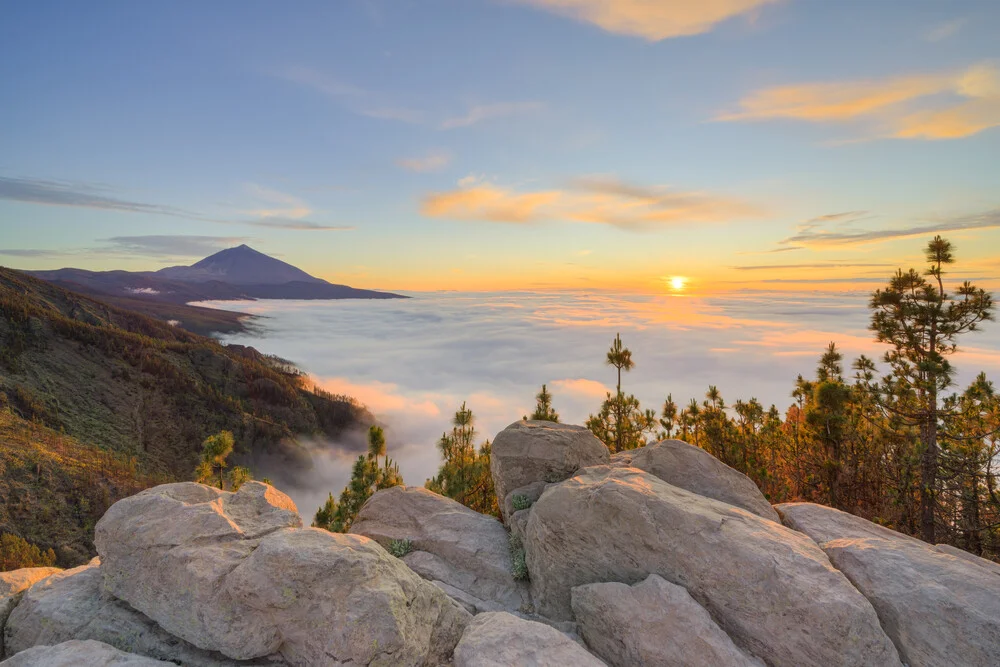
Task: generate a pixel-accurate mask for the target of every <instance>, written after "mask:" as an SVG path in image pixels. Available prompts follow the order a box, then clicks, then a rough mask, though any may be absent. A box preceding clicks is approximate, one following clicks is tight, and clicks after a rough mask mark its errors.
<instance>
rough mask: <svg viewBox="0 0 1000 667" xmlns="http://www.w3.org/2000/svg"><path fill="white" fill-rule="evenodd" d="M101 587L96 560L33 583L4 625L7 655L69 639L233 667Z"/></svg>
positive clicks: (206, 666) (197, 666)
mask: <svg viewBox="0 0 1000 667" xmlns="http://www.w3.org/2000/svg"><path fill="white" fill-rule="evenodd" d="M102 587H103V580H102V577H101V571H100V567H99V564H98V562H97V560H96V559H95V560H94V561H92V562H91V563H89V564H88V565H84V566H82V567H77V568H74V569H72V570H66V571H65V572H58V573H57V574H54V575H52V576H50V577H47V578H45V579H43V580H42V581H39V582H38V583H36V584H35V585H34V586H32V587H31V588H30V589H28V591H27V592H25V594H24V597H23V598H22V599H21V602H20V603H19V604H18V605H17V607H15V608H14V611H13V612H12V613H11V615H10V619H9V620H8V622H7V627H6V629H5V636H6V639H5V641H6V646H7V654H8V655H14V654H16V655H21V652H28V651H29V650H30V649H31V648H33V647H36V646H50V645H54V644H62V643H64V642H68V641H72V640H95V641H98V642H104V643H105V644H111V645H113V646H115V647H116V648H119V649H121V650H124V651H128V652H129V653H134V654H138V655H143V656H146V657H148V658H156V659H158V660H166V661H168V662H177V663H180V664H183V665H191V666H192V667H235V665H236V664H237V663H236V661H234V660H230V659H228V658H226V657H225V656H222V655H220V654H218V653H210V652H208V651H202V650H201V649H198V648H196V647H194V646H192V645H190V644H188V643H187V642H184V641H181V640H180V639H177V638H176V637H174V636H172V635H170V634H169V633H167V632H166V631H164V630H163V629H162V628H160V627H159V626H158V625H156V623H154V622H153V621H151V620H150V619H148V618H146V617H145V616H143V615H142V614H140V613H139V612H137V611H135V610H134V609H132V608H130V607H129V606H128V605H126V604H123V603H122V602H120V601H118V600H115V599H114V598H112V597H111V596H110V595H107V594H106V593H103V592H102V590H101V589H102ZM29 664H31V663H29ZM76 664H86V663H76ZM239 664H241V665H246V664H247V663H239ZM250 664H264V663H250Z"/></svg>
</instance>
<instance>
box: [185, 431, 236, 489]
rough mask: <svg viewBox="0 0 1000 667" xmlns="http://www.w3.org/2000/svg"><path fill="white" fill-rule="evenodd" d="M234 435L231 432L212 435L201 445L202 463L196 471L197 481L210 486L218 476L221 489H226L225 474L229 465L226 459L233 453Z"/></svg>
mask: <svg viewBox="0 0 1000 667" xmlns="http://www.w3.org/2000/svg"><path fill="white" fill-rule="evenodd" d="M234 442H235V441H234V440H233V434H232V433H231V432H229V431H219V432H218V433H216V434H215V435H210V436H208V437H207V438H205V441H204V442H202V443H201V463H199V464H198V467H197V468H196V469H195V481H197V482H200V483H202V484H210V483H212V480H213V479H214V478H215V476H216V474H218V482H219V488H220V489H224V488H225V478H224V477H223V472H224V471H225V469H226V466H227V465H228V464H227V463H226V459H228V458H229V455H230V454H232V453H233V445H234Z"/></svg>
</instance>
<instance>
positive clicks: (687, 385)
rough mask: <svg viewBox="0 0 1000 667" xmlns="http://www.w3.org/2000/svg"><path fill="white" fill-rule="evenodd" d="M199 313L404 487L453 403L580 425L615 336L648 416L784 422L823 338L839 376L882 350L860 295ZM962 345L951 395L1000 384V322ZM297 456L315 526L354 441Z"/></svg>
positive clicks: (446, 422) (294, 304)
mask: <svg viewBox="0 0 1000 667" xmlns="http://www.w3.org/2000/svg"><path fill="white" fill-rule="evenodd" d="M202 305H209V306H213V307H218V308H226V309H230V310H236V311H241V312H245V313H250V314H253V315H256V316H258V318H257V319H256V320H255V325H256V326H255V333H245V334H238V335H230V336H225V337H223V341H224V342H227V343H241V344H245V345H252V346H254V347H256V348H257V349H259V350H261V351H262V352H266V353H270V354H276V355H279V356H281V357H283V358H286V359H289V360H291V361H293V362H294V363H296V364H297V365H298V366H299V367H300V368H302V369H303V370H304V371H306V372H307V373H309V375H310V376H311V377H312V378H313V381H314V382H315V383H316V384H317V385H319V386H321V387H323V388H325V389H327V390H329V391H333V392H335V393H341V394H347V395H349V396H353V397H355V398H356V399H358V400H359V401H361V402H362V403H364V404H365V405H367V406H368V408H369V409H370V410H371V411H372V412H373V413H375V415H376V416H377V417H378V419H379V421H380V422H381V423H382V424H383V425H384V426H385V429H386V437H387V441H388V450H389V455H390V456H391V457H393V458H394V459H395V460H396V461H397V462H398V463H399V467H400V470H401V472H402V473H403V477H404V479H405V480H406V482H407V483H408V484H413V485H420V484H423V483H424V481H425V480H426V479H427V478H428V477H430V476H433V475H434V473H435V472H436V470H437V467H438V464H439V462H440V459H439V454H438V451H437V449H436V443H437V440H438V439H439V438H440V436H441V434H442V433H443V432H444V431H446V430H448V429H450V420H451V418H452V416H453V414H454V412H455V410H456V409H457V408H458V407H459V406H460V405H461V404H462V402H463V401H465V402H467V404H468V406H469V407H470V408H471V409H472V410H473V412H474V413H475V416H476V428H477V431H478V432H479V435H480V440H482V439H485V438H490V439H492V438H493V437H494V436H495V435H496V433H497V432H498V431H500V430H502V429H503V428H504V427H505V426H507V425H508V424H510V423H511V422H513V421H516V420H518V419H520V418H521V417H522V416H523V415H525V414H529V413H530V412H531V410H532V409H533V407H534V395H535V393H537V391H538V389H539V388H540V387H541V385H542V383H545V384H547V385H548V388H549V390H550V391H551V392H552V393H553V394H554V401H553V403H554V407H555V408H556V410H557V411H558V412H559V414H560V416H561V418H562V421H564V422H570V423H577V424H582V423H583V421H584V420H585V419H586V418H587V415H588V414H590V413H592V412H596V411H597V409H598V408H599V406H600V403H601V401H602V400H603V399H604V397H605V393H606V392H607V391H609V390H611V391H613V390H614V384H615V371H614V369H613V368H611V367H609V366H607V365H606V364H605V354H606V352H607V349H608V347H609V345H610V343H611V341H612V340H613V338H614V336H615V334H616V333H618V332H620V333H621V336H622V340H623V341H624V343H625V345H626V346H627V347H629V348H630V349H631V350H632V358H633V360H634V361H635V364H636V366H635V369H634V370H633V371H632V372H631V373H628V374H626V375H625V377H624V378H623V383H622V384H623V389H624V390H625V391H626V392H628V393H634V394H635V395H636V397H637V398H639V399H640V400H641V401H642V404H643V406H644V407H653V408H656V409H657V411H659V409H660V408H661V406H662V405H663V401H664V399H665V398H666V397H667V395H668V394H672V395H673V398H674V400H675V402H677V403H678V405H679V406H683V405H685V404H686V403H687V402H688V401H689V400H690V399H691V398H697V399H698V400H699V401H701V400H702V399H703V398H704V395H705V392H706V390H707V389H708V386H709V385H716V386H717V387H718V388H719V390H720V391H721V392H722V394H723V396H724V397H725V399H726V401H727V403H728V404H732V403H733V402H734V401H735V400H736V399H738V398H742V399H744V400H746V399H749V398H750V397H756V398H757V399H758V400H760V401H761V402H762V403H763V404H764V405H765V407H767V406H769V405H771V404H772V403H773V404H775V405H777V406H778V408H779V409H780V410H781V411H782V412H784V410H785V409H786V408H787V407H788V405H789V404H790V403H791V398H790V392H791V391H792V389H793V387H794V382H795V378H796V376H797V375H799V374H802V375H804V376H806V377H812V376H813V375H814V373H815V367H816V360H817V359H818V358H819V356H820V355H821V354H822V352H823V350H824V348H825V347H826V345H827V344H829V343H830V342H831V341H834V342H836V343H837V346H838V347H839V348H840V349H841V351H842V352H843V353H844V355H845V357H846V359H845V371H848V372H849V364H850V362H851V361H853V359H854V358H855V357H856V356H857V355H858V354H861V353H864V354H867V355H869V356H871V357H876V358H877V357H880V356H881V353H882V352H883V351H884V350H885V347H884V346H882V345H880V344H878V343H876V342H874V340H873V339H872V335H871V333H870V332H869V331H868V330H867V325H868V318H869V314H868V310H867V295H866V294H864V293H847V292H844V293H820V292H816V293H788V292H754V291H745V292H738V293H737V292H733V293H725V294H713V295H702V296H693V295H688V294H669V295H655V296H654V295H636V294H607V293H582V292H559V293H546V294H540V293H525V292H508V293H487V294H484V293H475V294H469V293H457V292H436V293H420V294H414V295H413V298H411V299H398V300H371V301H369V300H342V301H241V302H211V303H205V304H202ZM963 342H964V343H965V344H964V345H962V347H963V349H964V351H963V352H962V353H960V354H958V355H956V357H955V359H954V364H955V365H956V366H957V367H958V369H959V373H958V377H957V380H958V384H959V385H960V386H961V385H964V384H967V383H968V382H969V381H970V380H971V379H972V378H973V377H974V376H975V375H976V374H977V373H978V372H979V371H981V370H985V371H987V373H988V374H989V375H990V376H991V377H993V378H998V379H1000V377H998V376H1000V325H997V324H992V323H986V327H985V330H984V333H980V334H973V335H971V336H967V337H966V339H965V340H964V341H963ZM306 444H307V445H308V446H310V447H311V448H312V449H313V456H314V460H315V461H316V466H315V469H314V471H313V474H311V475H309V476H306V477H303V478H301V479H300V480H299V481H298V483H292V482H289V483H286V484H283V488H284V490H285V491H286V492H288V493H289V495H291V496H292V498H293V500H295V501H296V503H297V504H298V506H299V509H300V510H301V511H302V513H303V515H305V516H306V517H310V516H311V515H312V513H313V512H314V511H315V508H316V507H318V506H319V504H320V503H321V502H322V501H323V500H324V499H325V498H326V495H327V493H328V492H330V491H332V492H333V493H334V495H335V496H336V495H337V494H339V492H340V490H341V489H342V488H343V486H344V484H345V482H346V481H347V479H348V477H349V475H350V465H351V463H352V461H353V459H354V458H355V457H356V456H357V452H358V449H359V447H361V446H362V444H361V442H360V439H359V438H358V437H357V436H349V437H348V438H346V439H345V441H344V442H338V443H324V442H307V443H306ZM272 472H273V471H263V473H261V472H260V471H258V474H265V473H272Z"/></svg>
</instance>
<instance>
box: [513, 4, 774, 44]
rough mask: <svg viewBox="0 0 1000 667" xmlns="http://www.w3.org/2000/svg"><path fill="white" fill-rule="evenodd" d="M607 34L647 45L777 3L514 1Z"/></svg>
mask: <svg viewBox="0 0 1000 667" xmlns="http://www.w3.org/2000/svg"><path fill="white" fill-rule="evenodd" d="M517 1H518V2H520V3H521V4H525V5H531V6H533V7H537V8H539V9H543V10H546V11H549V12H552V13H553V14H559V15H560V16H566V17H569V18H572V19H576V20H578V21H584V22H587V23H592V24H594V25H596V26H598V27H600V28H603V29H604V30H607V31H608V32H613V33H616V34H619V35H628V36H632V37H641V38H643V39H647V40H649V41H651V42H655V41H659V40H662V39H668V38H670V37H683V36H687V35H698V34H701V33H704V32H708V31H710V30H711V29H712V28H714V27H715V26H716V25H717V24H719V23H721V22H723V21H726V20H728V19H731V18H733V17H736V16H740V15H746V14H749V13H751V12H753V11H755V10H758V9H760V8H761V7H763V6H765V5H768V4H775V3H776V2H778V1H779V0H700V1H697V2H695V1H692V0H517Z"/></svg>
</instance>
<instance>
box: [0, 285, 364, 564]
mask: <svg viewBox="0 0 1000 667" xmlns="http://www.w3.org/2000/svg"><path fill="white" fill-rule="evenodd" d="M0 406H3V408H2V410H3V411H4V412H6V413H7V414H5V415H4V417H3V419H4V421H3V422H2V428H3V429H4V434H5V437H6V440H5V442H6V443H7V444H6V445H5V446H4V448H3V449H2V450H0V457H2V460H0V465H3V466H4V467H5V469H7V470H8V475H7V476H8V477H9V476H10V473H9V471H11V470H23V469H29V468H32V467H34V469H35V470H36V473H35V482H34V483H35V484H37V485H38V486H37V488H36V489H35V492H34V493H32V492H26V491H25V489H24V488H21V489H20V490H18V489H17V488H14V486H12V484H13V482H11V481H10V480H8V484H7V486H6V487H5V488H3V489H0V531H6V532H17V533H19V534H21V537H24V538H26V539H29V540H31V541H34V542H37V543H39V544H40V545H42V546H45V547H53V548H56V549H57V551H60V550H61V551H60V553H61V554H62V555H61V562H62V564H73V563H74V562H77V561H79V560H80V559H81V558H80V555H81V554H82V555H90V554H92V553H93V551H92V545H90V544H89V542H88V541H87V539H88V538H86V537H85V536H86V531H85V530H84V529H85V528H86V527H87V526H88V524H89V525H92V522H93V521H94V520H96V518H97V517H99V516H100V512H101V511H103V509H104V508H106V507H107V504H106V503H105V502H103V498H105V496H106V498H107V500H109V501H113V500H114V499H116V498H118V497H122V496H123V495H128V494H129V493H132V492H134V491H135V490H137V489H139V488H143V487H145V486H148V485H149V484H150V483H152V482H153V481H165V480H186V479H190V478H191V475H192V471H193V470H194V467H195V465H196V462H197V455H198V452H199V450H200V445H201V442H202V440H204V438H205V437H207V436H208V435H211V434H213V433H216V432H218V431H220V430H223V429H227V430H230V431H232V432H233V433H234V435H235V437H236V442H237V448H236V452H235V457H234V458H235V461H233V462H234V463H242V464H245V465H249V466H250V467H251V468H252V469H254V468H257V467H259V465H257V464H259V463H260V462H261V461H262V460H265V459H266V460H268V461H270V462H272V465H273V464H274V463H273V462H279V463H280V465H282V466H283V467H286V468H290V469H293V470H294V469H296V468H300V469H305V468H308V467H309V466H310V464H311V458H310V455H309V454H308V452H306V451H305V450H304V449H303V448H302V447H300V446H299V445H298V443H297V441H296V437H297V436H301V435H309V436H317V437H320V438H323V437H325V438H329V439H333V438H337V437H338V436H340V435H342V434H344V433H345V432H347V431H350V430H352V429H354V428H356V427H359V426H367V424H369V423H371V422H372V421H373V418H372V416H371V414H370V413H368V412H367V410H365V409H364V408H363V407H361V406H359V405H358V404H356V403H355V402H353V401H352V400H351V399H349V398H347V397H341V396H332V395H329V394H325V393H316V392H314V391H312V390H310V389H309V388H308V387H307V386H306V383H305V380H304V378H303V377H302V376H301V375H300V374H299V373H298V372H297V371H296V370H295V369H294V368H293V367H291V366H290V364H288V363H287V362H284V361H282V360H280V359H275V358H271V357H267V356H265V355H262V354H260V353H259V352H257V351H256V350H254V349H253V348H247V347H243V346H235V345H234V346H223V345H220V344H219V343H218V342H217V341H215V340H213V339H210V338H205V337H202V336H198V335H195V334H192V333H190V332H187V331H184V330H182V329H179V328H178V327H174V326H171V325H169V324H166V323H163V322H160V321H158V320H155V319H152V318H150V317H147V316H145V315H142V314H139V313H136V312H133V311H128V310H124V309H121V308H118V307H116V306H112V305H110V304H106V303H103V302H101V301H98V300H96V299H93V298H90V297H88V296H84V295H81V294H77V293H74V292H70V291H67V290H65V289H62V288H60V287H58V286H55V285H51V284H49V283H46V282H44V281H41V280H38V279H36V278H33V277H31V276H28V275H26V274H24V273H21V272H18V271H13V270H9V269H3V268H0ZM11 443H13V444H11ZM32 452H34V453H32ZM81 461H84V462H89V463H80V462H81ZM100 461H105V463H100V464H99V465H98V463H95V462H100ZM107 461H113V462H114V464H113V465H112V464H111V463H107ZM109 468H111V469H112V470H113V472H112V471H109ZM255 472H256V473H257V474H266V472H267V471H263V470H255ZM11 479H21V483H23V484H28V483H29V481H30V476H28V477H24V476H22V477H20V478H17V477H13V478H11ZM52 479H60V480H64V481H63V482H60V483H58V484H52V483H51V480H52ZM46 480H48V482H47V481H46ZM83 488H86V489H93V490H94V491H93V492H94V493H99V494H105V496H101V498H102V502H98V503H96V505H95V503H93V502H92V500H88V498H91V496H88V494H82V496H81V495H80V493H79V490H80V489H83ZM101 489H103V490H101ZM78 496H79V497H78ZM80 498H82V499H80ZM36 503H37V504H38V506H35V504H36ZM68 505H73V506H74V507H75V508H76V509H75V510H74V511H72V512H65V511H62V510H63V508H64V507H65V506H68ZM100 505H103V507H99V506H100ZM24 512H29V513H30V514H31V515H32V516H50V520H49V521H34V522H33V521H25V520H23V519H19V518H18V517H19V516H22V517H23V516H25V514H24ZM19 513H20V514H19Z"/></svg>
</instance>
